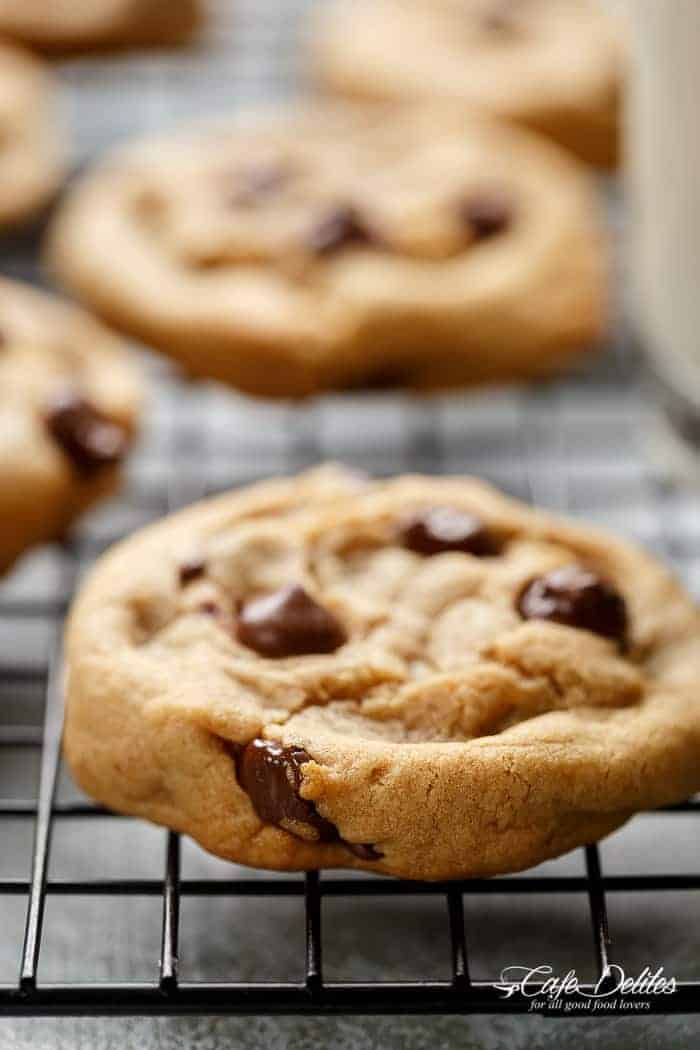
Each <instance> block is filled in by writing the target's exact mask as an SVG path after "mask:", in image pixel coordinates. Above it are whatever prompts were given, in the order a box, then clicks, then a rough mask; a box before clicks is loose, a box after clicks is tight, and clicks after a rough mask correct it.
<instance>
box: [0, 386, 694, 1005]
mask: <svg viewBox="0 0 700 1050" xmlns="http://www.w3.org/2000/svg"><path fill="white" fill-rule="evenodd" d="M164 373H165V377H164ZM627 377H628V378H629V373H627ZM609 378H610V377H609V376H607V375H604V376H603V380H602V381H603V382H604V383H607V382H609ZM590 382H592V383H597V382H601V379H600V377H598V379H596V378H595V376H594V377H593V378H592V379H590ZM155 386H156V388H157V389H159V390H161V392H165V393H166V394H167V399H168V400H169V404H170V422H169V436H168V440H167V442H166V444H165V446H162V447H161V449H160V453H159V455H160V457H161V462H160V468H159V475H158V484H156V485H155V486H154V484H153V482H151V483H150V484H149V485H146V484H143V483H140V482H139V477H138V474H139V471H138V470H137V471H136V476H135V477H134V478H132V484H131V489H130V495H129V497H128V498H129V499H131V500H132V501H133V502H134V503H136V504H143V505H142V506H141V510H142V511H143V514H144V516H145V517H152V516H154V515H155V514H157V513H159V512H161V511H163V510H166V509H172V507H174V506H176V505H179V504H181V503H184V502H188V501H189V500H190V499H192V498H195V497H197V496H199V495H201V494H203V492H204V491H207V490H209V489H216V488H217V487H218V486H217V483H216V482H215V483H213V484H212V483H211V479H208V478H206V477H205V474H206V471H203V470H202V464H203V463H206V462H207V460H209V461H210V463H211V465H212V466H213V465H215V463H216V461H217V455H218V456H219V457H221V458H223V459H224V460H227V459H228V457H229V456H230V455H232V454H233V451H234V449H235V445H236V440H237V439H236V438H235V437H233V436H232V435H233V434H238V435H239V438H240V435H241V434H243V433H244V432H245V431H246V430H248V429H249V425H250V420H249V419H248V420H246V418H245V414H246V411H248V409H247V408H246V404H245V402H243V401H242V400H241V401H239V400H236V399H233V400H231V399H229V397H228V395H224V394H219V393H217V392H215V391H213V390H210V389H206V388H204V389H202V390H199V392H197V391H196V390H194V391H190V392H189V394H188V395H187V396H188V398H190V399H193V400H194V402H195V404H194V406H193V407H192V406H190V407H189V408H188V409H187V411H185V412H183V411H176V406H177V405H179V404H181V402H182V398H183V392H182V388H181V387H179V386H178V384H177V382H174V381H173V380H172V379H171V378H170V377H169V376H167V369H163V368H162V367H160V368H157V369H155ZM565 389H566V388H565ZM562 396H563V395H562V391H561V390H559V392H557V388H556V387H554V388H551V389H550V390H549V391H548V392H545V393H543V392H541V391H540V392H537V393H532V394H527V395H525V396H524V399H523V401H522V403H521V404H520V406H519V407H518V405H517V403H516V402H515V401H514V400H513V397H512V396H510V397H509V401H508V405H509V407H510V409H513V408H514V407H515V409H516V410H517V412H519V413H520V418H519V420H517V427H516V429H515V431H514V435H520V440H519V441H518V451H517V456H519V460H518V462H519V464H520V469H521V472H522V478H521V481H522V485H523V486H524V487H525V489H526V491H529V492H530V493H531V494H532V493H537V492H546V493H547V494H548V497H549V501H550V503H551V502H552V501H553V492H554V490H553V489H552V487H551V484H552V483H551V478H550V470H548V469H547V464H546V463H545V462H543V461H542V454H541V453H542V448H541V443H542V440H543V431H542V428H543V427H544V433H545V435H546V438H545V440H546V443H547V447H548V448H551V447H552V440H553V438H554V439H555V440H554V444H555V446H556V445H557V443H558V444H560V445H561V444H562V443H563V444H564V445H565V444H566V440H567V439H566V434H565V433H564V436H563V437H562V435H561V434H560V435H559V437H558V438H555V435H554V431H555V429H556V428H555V427H554V426H553V422H554V421H555V420H556V419H557V407H556V406H557V399H561V397H562ZM196 402H199V403H198V404H197V403H196ZM470 403H471V404H472V405H473V406H476V405H477V404H478V402H477V401H475V400H472V402H469V399H467V400H466V401H465V402H463V403H462V406H461V407H462V410H463V411H465V412H468V405H469V404H470ZM367 405H368V402H366V401H365V402H363V401H362V400H361V399H359V398H357V397H354V398H351V399H350V400H349V402H348V403H344V401H343V399H340V400H339V401H335V402H331V403H330V404H328V405H326V406H323V405H322V404H319V405H317V406H316V407H313V408H298V409H293V408H278V409H271V408H270V409H263V408H260V409H257V408H256V409H254V411H255V412H256V413H257V412H262V413H263V415H261V416H259V419H260V420H261V421H262V420H263V419H266V418H268V416H267V415H266V414H265V413H266V412H276V413H277V418H276V422H275V424H274V425H276V426H281V425H282V421H283V424H284V427H285V430H284V434H283V437H284V440H283V441H282V442H281V443H278V445H277V452H276V455H278V457H279V456H281V457H282V460H280V465H281V467H282V469H290V470H291V469H298V468H300V467H302V466H305V465H307V464H308V463H310V462H314V461H316V460H317V459H319V458H322V456H323V440H322V434H323V432H324V423H323V419H324V416H325V418H326V423H325V426H326V427H327V425H328V420H331V421H335V423H336V424H337V419H338V418H339V416H340V417H342V414H343V411H344V410H347V409H350V410H351V411H356V412H362V411H365V412H366V411H367ZM369 405H370V408H371V405H372V402H371V399H370V402H369ZM374 409H375V410H377V411H379V412H380V414H381V413H387V412H388V413H389V414H390V415H391V414H392V413H394V414H396V413H398V417H399V418H398V421H397V423H396V437H397V442H398V445H397V450H398V449H400V451H401V455H402V456H403V457H405V459H406V460H408V461H409V462H410V465H412V466H414V467H417V468H420V469H423V470H428V471H432V472H435V471H441V470H443V469H444V467H445V458H446V453H448V452H449V446H447V447H446V445H445V443H444V436H441V413H443V412H444V411H445V410H446V406H445V404H442V405H441V403H440V402H439V401H432V402H431V401H426V402H420V401H411V400H410V399H405V398H401V397H399V396H398V395H394V396H392V395H386V396H382V397H380V398H378V399H375V401H374ZM494 411H495V408H494ZM217 412H218V413H219V423H220V424H221V423H223V421H224V420H226V419H228V429H224V430H223V431H221V432H220V434H219V436H220V437H221V436H222V435H223V437H224V442H223V445H222V446H221V447H219V448H218V450H217V438H216V432H217V424H216V419H217ZM240 412H243V418H242V419H241V418H240V417H239V415H238V413H240ZM272 425H273V424H272V423H271V424H270V426H272ZM560 429H561V427H560ZM564 429H565V428H564ZM258 433H259V434H260V432H258ZM154 437H155V438H156V440H159V436H158V434H157V433H156V434H155V435H154ZM538 443H539V444H538ZM397 450H395V452H396V451H397ZM511 451H513V450H512V449H511ZM394 454H395V453H394ZM147 458H148V456H147V454H146V453H142V454H141V456H140V457H137V463H139V462H145V461H146V460H147ZM254 458H255V457H253V459H254ZM244 459H245V461H246V462H247V463H248V464H249V461H250V459H251V457H250V456H247V457H242V458H241V460H240V462H241V463H242V462H243V461H244ZM492 467H493V468H494V469H493V470H492V471H491V473H492V474H493V473H498V469H497V465H496V464H494V463H492ZM540 468H541V469H540ZM538 471H539V473H538ZM243 473H245V476H243ZM548 478H549V480H547V479H548ZM228 480H233V481H242V480H245V481H249V480H251V476H250V472H249V471H247V472H243V471H242V468H240V467H239V468H234V469H229V478H228V479H227V481H226V483H227V482H228ZM575 484H576V483H575V479H573V478H571V477H569V478H568V480H567V479H565V480H564V481H563V482H562V480H561V478H560V479H559V481H558V482H557V486H558V488H557V491H564V493H565V495H564V496H563V497H562V498H563V499H565V500H567V501H568V500H569V499H570V496H571V491H570V490H571V486H572V485H573V486H574V488H575ZM562 485H563V489H562V488H561V486H562ZM512 487H513V485H511V488H512ZM154 493H155V498H154ZM521 494H522V492H521ZM657 496H659V494H658V493H657ZM115 518H116V515H115V512H114V511H112V512H111V514H108V515H107V517H106V523H107V528H106V529H102V530H101V531H100V532H99V537H98V538H97V539H96V537H95V536H94V535H92V536H91V535H90V530H89V529H88V533H87V535H83V536H82V538H79V539H78V540H77V541H75V542H74V543H73V544H72V545H67V546H65V547H64V548H63V549H62V550H61V552H60V565H61V572H60V576H59V582H58V586H57V589H56V593H55V594H54V595H53V596H52V597H51V598H50V599H49V600H46V599H42V600H38V599H35V598H32V597H31V596H30V597H29V598H27V597H23V598H17V597H13V596H12V594H11V593H10V595H9V596H7V597H5V598H3V597H2V593H1V592H0V624H2V621H3V618H10V619H12V620H14V619H16V618H17V617H21V618H24V619H27V620H30V621H31V620H32V619H34V618H36V617H42V618H44V619H48V621H49V623H50V624H51V630H52V641H51V646H50V650H51V653H50V657H49V659H48V661H46V662H44V661H42V660H40V661H38V662H36V661H35V662H33V663H32V664H31V665H30V666H27V667H19V666H15V667H14V668H10V667H8V668H3V667H0V684H2V685H3V686H4V687H5V688H6V689H9V690H11V689H12V688H13V686H14V685H15V684H16V685H19V684H21V682H22V681H25V682H26V681H27V680H31V681H32V682H33V683H34V685H38V686H40V687H41V688H43V689H44V690H45V696H46V701H45V713H44V723H43V727H39V726H36V725H17V724H15V725H9V724H3V723H2V722H0V749H1V750H2V751H3V752H4V753H5V754H7V753H8V752H11V751H12V750H13V749H18V748H31V749H34V750H35V751H39V753H40V755H41V760H40V766H39V777H38V791H37V796H36V798H32V799H29V800H22V799H14V800H2V799H0V821H7V820H12V819H14V818H22V819H25V820H26V819H27V818H31V819H32V820H33V821H34V850H33V860H32V863H31V869H30V871H29V872H28V874H26V875H24V876H22V877H12V878H9V877H5V878H1V879H0V898H2V896H3V895H10V896H14V897H19V898H21V899H22V900H23V901H26V927H25V934H24V940H23V945H22V950H21V958H20V959H18V979H17V980H16V981H14V982H12V983H6V984H2V985H0V1016H2V1015H5V1016H7V1015H48V1014H51V1015H60V1014H81V1015H86V1014H122V1015H123V1014H154V1015H155V1014H187V1013H206V1014H215V1013H221V1014H228V1013H236V1014H253V1013H267V1014H345V1013H347V1014H353V1013H357V1014H382V1013H384V1014H385V1013H414V1014H417V1013H423V1014H435V1013H451V1014H459V1013H478V1012H480V1013H499V1012H508V1013H517V1012H525V1011H528V1010H529V1008H530V1002H529V1000H527V999H525V998H524V997H522V996H519V995H515V996H513V997H511V998H505V997H504V995H503V991H502V990H500V989H499V988H498V983H499V979H498V976H497V975H494V976H493V978H492V979H491V980H481V979H479V980H476V979H473V977H472V975H471V973H470V966H469V950H468V946H469V937H468V935H467V929H466V926H467V924H466V923H465V911H464V898H465V896H468V897H480V896H483V895H494V894H496V895H505V896H506V897H507V896H508V895H511V894H515V893H517V894H527V895H572V896H576V895H578V897H579V898H580V897H583V898H584V899H586V900H587V906H588V911H589V916H590V923H591V928H592V935H593V936H592V942H591V951H592V955H593V959H594V962H595V972H596V973H597V975H598V977H605V975H606V974H609V972H610V967H611V965H612V964H613V963H614V961H615V955H614V951H613V941H612V938H611V932H610V930H609V924H608V915H607V896H608V895H609V894H615V893H619V892H642V891H654V892H664V891H674V890H675V891H678V890H695V891H697V890H700V872H697V873H695V874H673V873H669V874H625V875H613V876H606V875H605V873H604V872H603V870H602V868H601V859H600V854H599V850H598V847H597V846H595V845H591V846H588V847H587V848H586V849H585V851H584V854H585V869H584V871H585V873H584V874H583V875H564V876H549V875H541V874H537V873H535V874H528V875H525V876H523V877H519V878H517V879H510V878H496V879H491V880H482V879H479V880H474V881H469V882H461V883H460V882H456V883H418V884H416V883H410V882H401V881H396V880H392V879H377V878H373V877H367V878H355V877H340V878H339V877H333V878H328V877H325V876H323V875H321V874H319V873H317V872H309V873H308V874H306V875H305V876H295V877H292V878H285V879H279V878H274V877H270V878H267V877H259V876H256V877H251V878H246V877H243V878H240V877H235V878H218V877H217V878H213V877H212V878H200V879H196V878H195V879H193V878H183V877H182V876H181V862H180V853H181V843H180V838H179V836H178V835H177V834H174V833H167V832H164V833H163V851H164V869H163V875H162V878H130V877H122V878H95V877H91V875H90V873H87V874H86V875H85V877H81V878H79V879H75V878H72V879H61V878H54V877H52V875H51V873H50V850H51V841H52V832H53V829H54V827H55V826H56V824H57V822H60V821H62V820H65V819H67V818H70V819H72V820H78V821H80V822H81V825H82V826H85V827H87V826H88V825H89V823H90V821H93V820H96V819H109V820H116V819H119V818H117V817H115V816H113V815H110V814H107V813H106V811H105V810H103V809H101V808H100V807H97V806H94V805H92V804H90V803H89V802H87V801H69V802H62V801H60V800H58V799H57V794H56V792H57V783H58V779H59V769H60V762H61V760H60V742H61V725H62V693H61V667H60V652H59V640H60V627H61V620H62V617H63V613H64V611H65V609H66V607H67V605H68V602H69V599H70V594H71V592H72V589H73V586H74V582H75V579H76V577H77V575H78V573H79V572H80V571H81V570H82V569H83V568H84V566H85V565H86V564H87V563H89V562H90V561H91V560H92V559H93V558H94V556H95V554H96V553H98V552H99V550H100V549H101V548H102V547H103V546H105V545H106V544H107V543H109V542H110V541H111V540H112V539H113V538H115V534H116V533H118V532H119V531H120V530H119V526H118V525H116V524H114V521H113V519H115ZM664 542H668V541H667V539H665V540H664ZM667 813H668V815H667V817H665V819H668V820H669V821H672V820H674V819H676V815H677V814H679V813H686V814H688V813H690V814H693V815H694V816H695V817H698V816H700V802H694V801H690V802H687V803H685V804H684V805H681V806H678V807H674V808H673V809H670V810H668V811H667ZM85 834H88V832H87V831H85ZM54 895H58V896H62V897H71V896H73V897H102V898H111V899H113V900H120V901H121V902H122V911H121V912H120V917H121V921H123V922H125V923H128V922H129V909H128V901H129V900H130V899H132V898H133V897H136V896H138V897H145V898H149V899H150V898H154V897H155V898H158V899H159V901H160V909H161V912H162V920H161V931H160V942H161V949H160V962H159V965H158V967H157V968H155V967H154V971H153V975H152V978H150V979H148V980H141V981H133V980H132V981H114V982H103V983H93V982H91V980H90V974H89V973H85V974H84V976H83V977H82V978H81V980H79V981H75V982H73V981H64V982H61V983H56V982H52V983H45V982H43V981H42V980H40V979H39V975H38V967H39V959H40V953H41V950H42V946H43V944H44V938H45V924H44V913H45V908H46V903H47V900H48V899H49V898H51V897H52V896H54ZM425 895H428V896H431V897H433V898H437V899H441V900H442V901H444V906H445V912H444V919H445V923H444V930H445V938H446V947H447V948H448V949H449V956H450V960H451V974H450V976H449V977H448V978H447V979H445V980H434V979H428V978H426V979H422V980H411V981H382V980H371V981H328V980H326V979H325V978H324V969H323V960H322V948H321V946H322V937H321V930H322V922H323V910H324V902H326V901H328V900H329V899H330V898H332V897H336V898H337V897H344V898H355V899H357V898H360V897H376V898H379V899H382V900H386V899H387V898H390V897H397V896H403V897H406V896H425ZM192 897H200V898H217V897H219V898H222V897H223V898H245V899H248V898H252V897H261V898H279V897H287V898H293V899H295V900H298V903H299V907H300V908H303V909H304V916H305V929H306V951H305V964H304V975H305V976H304V979H303V980H302V981H267V980H265V981H256V980H244V981H233V980H231V979H230V978H228V977H227V975H226V974H225V973H223V974H221V975H219V977H217V979H216V980H206V981H204V980H200V981H189V980H181V979H180V976H179V972H178V960H179V954H180V951H179V948H180V945H179V934H180V926H181V923H180V910H181V903H182V901H183V899H186V898H192ZM154 906H155V903H154ZM613 932H614V931H613ZM88 934H89V931H86V935H88ZM1 936H2V934H0V937H1ZM239 936H243V934H242V933H241V932H240V931H239ZM698 944H699V945H700V935H698ZM271 950H273V951H274V946H271ZM592 987H593V983H592V982H591V983H588V984H585V985H582V986H581V987H580V989H579V991H578V993H576V995H574V996H569V997H568V999H569V1001H576V1002H581V1003H584V1002H585V1000H586V997H587V995H588V994H590V992H591V991H592ZM642 1004H646V1005H644V1006H642ZM632 1005H639V1008H640V1009H642V1008H643V1009H645V1011H646V1012H665V1013H672V1012H691V1011H693V1012H695V1011H698V1012H700V981H697V980H690V981H681V982H679V984H678V987H677V990H676V993H675V994H674V995H672V996H668V995H667V996H658V997H648V998H647V997H645V996H643V995H638V996H629V997H626V1005H625V1006H624V1012H626V1013H629V1011H630V1009H631V1008H632ZM622 1010H623V1006H620V1005H618V1008H617V1009H613V1010H610V1011H609V1013H617V1012H622ZM553 1016H557V1014H553Z"/></svg>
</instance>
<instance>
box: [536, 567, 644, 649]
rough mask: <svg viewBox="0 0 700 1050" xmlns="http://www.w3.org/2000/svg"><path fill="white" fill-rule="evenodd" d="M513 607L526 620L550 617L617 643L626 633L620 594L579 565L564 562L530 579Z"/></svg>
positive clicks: (557, 621) (547, 618)
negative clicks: (562, 565)
mask: <svg viewBox="0 0 700 1050" xmlns="http://www.w3.org/2000/svg"><path fill="white" fill-rule="evenodd" d="M517 607H518V611H519V612H520V615H521V616H522V617H523V618H524V619H526V620H553V621H554V622H555V623H562V624H566V625H567V626H568V627H578V628H580V629H581V630H586V631H593V633H594V634H600V635H602V636H603V637H604V638H612V639H614V640H615V641H618V642H624V639H625V635H626V633H627V608H626V605H625V600H624V598H623V597H622V595H621V594H619V592H618V591H616V590H615V588H614V587H613V586H612V585H611V584H610V583H608V582H607V581H606V580H604V579H602V578H601V577H600V576H598V574H597V573H595V572H592V571H591V570H589V569H586V568H584V567H583V566H581V565H566V566H564V567H563V568H561V569H554V570H553V571H552V572H548V573H546V574H545V575H544V576H538V577H537V578H536V579H534V580H531V581H530V583H528V584H527V586H526V587H525V588H524V589H523V590H522V591H521V593H520V596H519V598H518V602H517Z"/></svg>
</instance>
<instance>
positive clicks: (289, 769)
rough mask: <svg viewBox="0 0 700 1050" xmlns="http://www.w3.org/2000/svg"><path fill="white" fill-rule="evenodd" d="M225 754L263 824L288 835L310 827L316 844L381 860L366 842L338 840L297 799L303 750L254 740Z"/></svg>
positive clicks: (304, 801) (316, 814)
mask: <svg viewBox="0 0 700 1050" xmlns="http://www.w3.org/2000/svg"><path fill="white" fill-rule="evenodd" d="M229 751H230V753H231V754H232V756H233V759H234V761H235V763H236V773H237V776H238V783H239V784H240V786H241V787H242V788H243V790H244V791H245V792H246V794H247V795H248V796H249V798H250V801H251V802H252V804H253V808H254V809H255V812H256V813H257V814H258V816H259V817H260V819H261V820H262V821H264V822H265V823H266V824H275V825H276V826H277V827H280V826H282V827H283V828H284V830H285V831H288V832H289V833H290V834H292V835H293V834H296V832H295V831H294V830H293V826H294V825H298V824H305V825H306V826H307V827H310V828H313V830H314V831H315V833H316V840H317V841H318V842H327V843H332V842H338V843H340V844H341V845H343V846H345V847H346V848H347V849H348V850H350V852H351V853H353V854H354V855H355V856H356V857H359V858H360V860H367V861H371V860H381V858H382V856H383V854H382V853H380V852H379V851H378V850H377V849H375V847H374V846H372V845H370V844H369V843H355V842H345V840H344V839H341V838H340V835H339V834H338V829H337V828H336V826H335V824H333V823H331V821H330V820H326V819H325V818H324V817H322V816H321V814H320V813H319V812H318V810H317V809H316V806H315V805H314V804H313V802H310V801H309V800H308V799H305V798H302V797H301V796H300V794H299V789H300V788H301V782H302V775H301V767H302V766H303V765H304V763H305V762H310V761H312V759H311V755H310V754H309V753H308V751H306V750H305V749H304V748H303V747H294V746H293V747H283V746H282V745H281V744H278V743H276V742H275V741H274V740H261V739H259V738H258V739H256V740H251V742H250V743H249V744H246V745H245V746H243V745H241V744H230V745H229ZM289 824H291V825H292V827H288V826H287V825H289ZM298 837H299V838H304V839H305V836H303V835H299V836H298Z"/></svg>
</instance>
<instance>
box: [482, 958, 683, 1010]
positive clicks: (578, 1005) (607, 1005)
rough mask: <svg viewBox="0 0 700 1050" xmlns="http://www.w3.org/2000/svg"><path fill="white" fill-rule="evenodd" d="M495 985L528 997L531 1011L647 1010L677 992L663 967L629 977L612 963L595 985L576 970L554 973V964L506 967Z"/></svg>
mask: <svg viewBox="0 0 700 1050" xmlns="http://www.w3.org/2000/svg"><path fill="white" fill-rule="evenodd" d="M495 987H496V988H497V989H498V991H500V992H502V993H503V998H504V999H511V998H513V997H514V996H520V997H521V998H523V999H525V1000H529V1003H530V1006H529V1011H530V1012H531V1013H539V1012H542V1013H587V1012H588V1013H593V1012H596V1013H598V1012H600V1013H604V1012H605V1011H608V1012H612V1011H614V1012H617V1013H621V1012H629V1013H636V1012H638V1013H644V1012H645V1011H647V1010H651V1003H652V1000H653V999H654V998H656V997H657V996H661V995H673V994H674V993H675V991H676V979H675V977H669V976H667V975H666V973H665V972H664V968H663V966H659V967H657V968H656V969H655V970H653V969H652V968H651V967H650V966H645V967H644V969H643V970H642V971H641V973H639V974H637V975H636V976H628V975H627V974H626V973H625V971H624V969H623V968H622V967H621V966H616V965H611V966H608V968H607V970H606V972H605V973H604V974H603V975H602V977H600V978H599V979H598V981H597V982H596V983H595V984H591V983H590V982H586V981H581V980H579V977H578V975H577V973H576V970H569V971H568V972H567V973H565V974H555V973H554V970H553V968H552V967H551V966H533V967H530V966H506V967H505V968H504V969H503V970H501V979H500V981H498V982H497V983H496V984H495Z"/></svg>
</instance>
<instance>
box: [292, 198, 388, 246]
mask: <svg viewBox="0 0 700 1050" xmlns="http://www.w3.org/2000/svg"><path fill="white" fill-rule="evenodd" d="M374 243H376V238H375V236H374V234H373V233H372V231H371V230H370V229H369V227H368V226H367V225H366V224H365V223H364V222H363V221H362V218H361V217H360V216H359V215H358V213H357V210H356V209H355V208H353V207H352V206H351V205H339V206H338V207H337V208H334V209H333V210H332V211H329V212H327V213H326V214H325V215H323V216H322V217H321V218H320V219H319V221H318V222H317V223H316V225H315V226H314V227H313V228H312V229H311V230H310V232H309V234H308V238H307V247H308V249H309V251H311V252H312V253H313V254H314V255H320V256H324V255H333V254H334V253H335V252H337V251H341V250H342V249H343V248H349V247H352V246H354V245H362V244H374Z"/></svg>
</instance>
